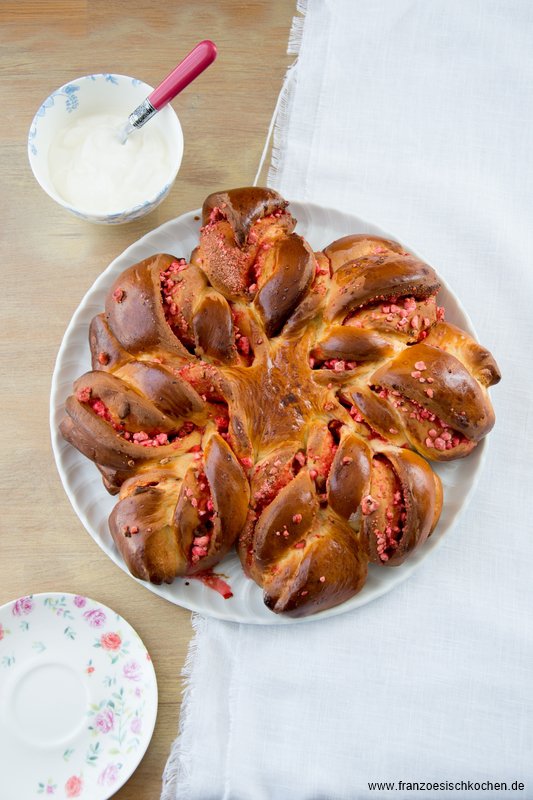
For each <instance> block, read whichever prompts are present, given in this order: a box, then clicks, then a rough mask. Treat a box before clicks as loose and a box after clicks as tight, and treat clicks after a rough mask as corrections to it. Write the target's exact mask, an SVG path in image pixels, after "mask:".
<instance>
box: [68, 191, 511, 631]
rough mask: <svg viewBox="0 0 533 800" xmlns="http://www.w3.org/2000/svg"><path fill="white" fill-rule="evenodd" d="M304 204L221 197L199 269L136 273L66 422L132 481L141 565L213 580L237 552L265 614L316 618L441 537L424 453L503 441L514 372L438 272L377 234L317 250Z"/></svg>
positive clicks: (178, 266) (123, 499) (82, 442)
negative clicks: (507, 370) (305, 234)
mask: <svg viewBox="0 0 533 800" xmlns="http://www.w3.org/2000/svg"><path fill="white" fill-rule="evenodd" d="M287 205H288V204H287V202H286V201H285V200H283V198H281V197H280V196H279V195H278V194H277V193H276V192H274V191H271V190H269V189H261V188H243V189H234V190H231V191H227V192H221V193H216V194H212V195H210V196H209V197H208V198H207V200H206V201H205V203H204V206H203V211H202V213H203V219H202V228H201V233H200V240H199V243H198V246H197V247H196V249H195V250H194V251H193V253H192V255H191V258H190V261H189V262H187V261H186V260H184V259H182V258H176V257H174V256H172V255H166V254H159V255H155V256H153V257H152V258H149V259H146V260H145V261H142V262H141V263H139V264H135V265H134V266H132V267H130V268H129V269H127V270H125V272H123V273H122V274H121V275H120V276H119V277H118V278H117V280H116V281H115V283H114V284H113V286H112V287H111V289H110V291H109V293H108V295H107V300H106V307H105V312H104V313H102V314H100V315H98V316H96V317H95V318H94V320H93V322H92V324H91V327H90V332H89V338H90V346H91V353H92V370H91V371H90V372H88V373H86V374H85V375H83V376H82V377H80V378H79V379H78V380H77V381H76V383H75V384H74V393H73V394H72V395H71V396H70V397H69V398H68V399H67V401H66V416H65V418H64V420H63V421H62V423H61V432H62V435H63V436H64V437H65V439H67V440H68V441H69V442H70V443H71V444H73V445H74V446H75V447H77V448H78V450H80V451H81V452H82V453H83V454H84V455H86V456H87V457H88V458H90V459H91V460H92V461H94V462H95V464H96V465H97V466H98V468H99V470H100V471H101V473H102V476H103V481H104V484H105V486H106V488H107V489H108V490H109V491H110V492H111V493H118V492H119V493H120V494H119V500H118V502H117V504H116V506H115V508H114V510H113V512H112V514H111V517H110V521H109V522H110V530H111V533H112V536H113V539H114V541H115V544H116V546H117V548H118V549H119V551H120V552H121V554H122V556H123V558H124V560H125V562H126V564H127V565H128V567H129V569H130V570H131V572H132V573H133V575H135V576H136V577H138V578H141V579H143V580H148V581H152V582H153V583H162V582H167V583H170V582H172V581H173V580H174V579H175V578H176V577H177V576H187V575H193V576H194V575H199V574H200V575H201V574H204V573H205V572H206V570H209V569H210V568H211V567H213V566H214V565H215V564H216V563H217V562H218V561H220V559H221V558H223V557H224V555H225V554H226V553H228V551H229V550H230V549H231V548H232V547H233V546H234V545H235V544H236V546H237V551H238V554H239V557H240V560H241V563H242V566H243V569H244V571H245V573H246V574H247V575H248V576H249V577H250V578H252V579H253V580H254V581H256V582H257V583H258V584H259V586H261V587H262V588H263V591H264V600H265V603H266V605H267V606H268V607H269V608H270V609H272V610H273V611H274V612H277V613H285V614H289V615H293V616H303V615H307V614H311V613H314V612H316V611H320V610H322V609H326V608H329V607H331V606H334V605H337V604H339V603H341V602H343V601H345V600H347V599H348V598H350V597H352V596H353V595H354V594H355V593H357V592H358V591H359V590H360V589H361V587H362V586H363V584H364V582H365V579H366V575H367V567H368V564H369V563H374V564H376V565H378V566H380V567H391V566H397V565H399V564H401V563H402V562H403V561H404V560H405V559H406V558H407V557H408V556H409V555H410V554H411V553H413V551H414V550H416V549H417V548H418V547H420V546H421V545H422V544H423V543H424V541H425V540H426V539H427V537H428V536H429V535H430V534H431V532H432V531H433V529H434V528H435V525H436V524H437V522H438V519H439V515H440V511H441V507H442V489H441V484H440V480H439V478H438V476H437V475H436V474H435V473H434V472H433V470H432V469H431V467H430V466H429V464H428V463H427V461H426V460H425V459H428V460H436V461H448V460H451V459H454V458H460V457H463V456H466V455H468V453H470V452H471V450H472V449H473V448H474V447H475V446H476V444H477V443H478V442H479V441H480V440H481V438H482V437H483V436H485V435H486V434H487V433H488V431H489V430H490V429H491V428H492V426H493V424H494V413H493V411H492V406H491V403H490V399H489V396H488V388H489V387H490V386H491V385H493V384H495V383H497V381H498V380H499V378H500V375H499V372H498V367H497V365H496V363H495V361H494V359H493V357H492V356H491V354H490V353H489V352H488V351H487V350H485V349H484V348H482V347H481V346H480V345H479V344H477V342H475V341H474V340H473V339H472V338H471V337H470V336H469V335H468V334H467V333H465V332H464V331H462V330H459V329H458V328H456V327H454V326H453V325H450V324H448V323H446V322H445V321H444V310H443V309H442V308H440V307H439V306H438V305H437V301H436V296H437V292H438V290H439V281H438V278H437V276H436V274H435V272H434V270H433V269H432V268H431V267H430V266H428V265H427V264H425V263H423V262H422V261H420V260H419V259H418V258H416V257H415V256H413V255H412V254H410V253H407V252H405V251H404V249H403V247H402V246H401V245H400V244H398V243H397V242H393V241H389V240H386V239H383V238H380V237H376V236H370V235H353V236H346V237H344V238H342V239H339V240H338V241H336V242H333V243H332V244H330V245H328V247H326V248H325V249H324V250H323V251H322V252H319V253H313V251H312V249H311V247H310V246H309V245H308V244H307V242H306V241H305V240H304V239H303V238H302V237H301V236H299V235H298V234H296V233H294V227H295V224H296V221H295V220H294V218H293V217H292V216H291V214H290V213H289V211H288V209H287Z"/></svg>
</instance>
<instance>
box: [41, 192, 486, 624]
mask: <svg viewBox="0 0 533 800" xmlns="http://www.w3.org/2000/svg"><path fill="white" fill-rule="evenodd" d="M289 209H290V210H291V212H292V213H293V214H294V216H295V217H296V218H298V209H301V210H302V211H303V213H305V214H308V215H309V216H310V218H311V226H312V225H313V219H312V218H313V216H315V217H316V216H317V215H318V216H320V215H323V214H325V215H326V216H327V218H328V225H331V224H333V225H339V224H341V225H342V224H344V223H346V224H347V225H350V224H351V225H355V226H356V227H357V228H362V229H363V230H364V229H365V228H366V229H372V230H373V232H374V234H375V235H380V236H384V237H385V238H388V239H393V240H395V241H400V242H402V244H403V245H404V246H405V247H406V248H407V249H408V250H409V251H410V252H412V253H413V254H414V255H415V256H417V257H418V258H421V259H422V260H426V259H424V258H423V256H422V255H421V254H420V253H419V252H418V251H416V250H415V249H414V248H412V247H411V246H410V245H409V244H407V243H405V242H403V240H402V239H401V237H397V236H395V235H393V234H391V233H388V232H387V231H385V230H384V229H383V228H381V227H380V226H378V225H376V224H375V223H372V222H368V221H367V220H364V219H363V218H361V217H359V216H357V215H355V214H350V213H347V212H344V211H341V210H339V209H336V208H328V207H324V206H320V205H319V204H316V203H310V202H302V201H297V200H294V201H290V203H289ZM201 213H202V212H201V209H195V210H193V211H188V212H186V213H184V214H181V215H180V216H179V217H176V218H174V219H171V220H167V221H166V222H164V223H162V224H161V225H159V226H158V227H157V228H154V229H153V230H151V231H148V232H147V233H146V234H144V235H143V236H142V237H141V238H140V239H138V240H136V241H135V242H133V243H132V244H131V245H129V246H128V247H127V248H126V249H125V250H123V251H122V252H121V253H120V254H119V255H118V256H117V257H116V258H114V259H113V261H111V263H110V264H109V265H108V266H107V267H106V268H105V270H104V271H103V272H102V273H101V274H100V275H99V276H98V277H97V278H96V280H95V281H94V282H93V284H92V286H91V287H90V288H89V289H88V290H87V292H86V293H85V295H84V297H83V298H82V300H81V302H80V303H79V305H78V307H77V309H76V311H75V312H74V314H73V315H72V318H71V320H70V322H69V324H68V326H67V328H66V331H65V333H64V336H63V339H62V342H61V345H60V347H59V350H58V354H57V358H56V361H55V365H54V371H53V375H52V383H51V390H50V417H49V420H50V434H51V443H52V450H53V453H54V459H55V462H56V467H57V470H58V472H59V476H60V479H61V482H62V484H63V488H64V489H65V492H66V494H67V497H68V499H69V501H70V503H71V505H72V507H73V509H74V511H75V513H76V515H77V517H78V519H79V520H80V522H81V523H82V524H83V526H84V527H85V529H86V530H87V532H88V533H89V534H90V536H91V537H92V538H93V539H94V541H95V542H96V544H97V545H98V546H99V547H100V548H101V549H102V550H103V551H104V552H105V553H106V555H107V556H108V557H109V558H111V560H112V561H113V562H114V563H115V564H116V565H117V566H118V567H120V569H122V571H123V572H125V573H126V574H127V575H129V576H130V578H131V579H132V580H133V581H135V582H136V583H137V584H140V585H142V586H143V587H144V588H146V589H148V590H149V591H151V592H152V593H154V594H156V595H157V596H159V597H162V598H164V599H165V600H167V601H169V602H171V603H174V604H175V605H179V606H181V607H183V608H186V609H188V610H189V611H193V612H198V613H201V614H205V615H206V616H211V617H215V618H217V619H221V620H225V621H230V622H244V623H246V624H257V625H279V624H299V623H305V622H312V621H318V620H322V619H326V618H328V617H332V616H337V615H339V614H344V613H347V612H348V611H352V610H355V609H356V608H361V607H363V606H364V605H366V604H367V603H369V602H372V601H373V600H376V599H378V598H379V597H382V596H383V595H385V594H387V593H388V592H389V591H392V590H393V589H394V588H395V587H396V586H399V585H400V584H401V583H403V582H404V581H405V580H407V578H408V577H409V576H410V575H411V574H412V573H413V572H414V571H415V570H416V569H418V567H419V566H420V564H421V563H422V562H423V561H424V560H425V559H426V558H427V557H428V556H429V555H430V554H431V553H432V552H434V550H435V549H436V548H437V547H438V546H439V545H440V544H441V543H442V541H443V539H444V538H445V536H446V534H447V535H449V534H450V531H451V529H453V527H455V525H456V524H457V523H458V521H459V520H460V518H461V516H462V515H463V513H464V512H465V510H466V508H467V506H468V505H469V503H470V501H471V499H472V496H473V494H474V492H475V490H476V486H477V483H478V481H479V478H480V475H481V472H482V470H483V464H484V463H485V460H486V457H487V450H488V437H485V438H484V439H483V440H482V441H481V442H480V443H479V444H478V446H477V447H476V448H475V450H474V452H473V453H472V454H471V455H470V456H469V457H468V460H457V461H454V462H450V463H449V464H436V463H435V462H430V463H431V466H432V468H433V469H435V470H436V471H437V472H439V474H441V475H442V474H444V475H445V474H446V469H447V468H461V467H462V471H463V472H464V473H465V475H464V476H463V485H466V484H467V485H468V488H467V490H466V491H463V492H462V495H463V496H462V499H461V503H460V505H459V507H458V508H457V509H456V510H455V512H453V513H452V511H451V509H450V507H449V505H448V506H447V507H445V509H443V514H444V511H445V510H447V511H448V512H449V514H448V516H449V517H450V518H449V519H448V521H447V523H446V524H445V525H441V523H439V525H438V526H437V529H436V531H435V533H434V534H433V535H432V536H431V538H430V539H429V540H428V541H427V542H426V543H425V544H424V546H423V548H422V549H421V550H420V551H419V552H418V553H416V554H415V555H414V556H413V557H411V559H410V560H409V561H408V562H406V563H405V564H403V565H401V567H399V568H386V567H385V568H380V567H373V565H370V572H369V576H370V574H374V575H376V574H378V573H377V571H379V572H380V573H383V572H385V571H386V573H387V574H388V573H391V572H392V570H393V569H394V573H395V577H394V579H387V580H385V581H383V580H382V581H381V583H380V585H378V586H374V587H373V588H371V589H368V591H366V592H365V589H366V588H367V585H365V587H363V589H362V590H361V592H359V594H357V595H355V596H354V597H353V598H351V599H350V600H347V601H345V602H344V603H341V604H340V605H338V606H334V607H333V608H329V609H326V610H324V611H320V612H318V613H316V614H312V615H310V616H308V617H301V618H292V617H284V616H281V615H276V614H273V613H272V612H271V611H269V610H268V609H267V608H266V606H263V608H262V610H263V611H264V616H263V615H261V614H260V615H259V616H257V615H256V616H252V615H251V614H250V613H248V614H247V613H246V611H247V609H246V608H244V609H242V608H239V610H238V611H237V609H236V608H235V605H234V603H235V602H238V601H237V597H236V595H234V597H233V598H231V599H230V600H222V598H220V600H221V601H222V603H223V605H220V604H218V606H217V605H212V603H213V602H214V603H217V602H218V601H217V600H216V599H215V598H213V595H214V594H215V593H214V592H213V591H212V590H211V589H208V588H207V587H205V586H204V587H202V588H203V592H202V593H201V595H200V600H201V602H198V601H197V600H194V598H188V597H186V596H185V597H182V596H180V597H176V596H170V595H169V591H170V590H171V588H172V587H176V585H177V584H178V583H179V580H180V579H177V580H176V581H175V582H174V583H173V584H167V585H164V586H155V585H154V584H150V583H147V582H145V581H141V580H139V579H137V578H135V577H134V576H132V575H131V573H130V572H129V570H128V568H127V566H126V564H125V563H124V561H123V560H122V558H121V557H120V555H119V554H118V552H117V551H116V549H115V547H114V545H112V546H109V545H108V544H107V543H106V542H104V541H102V540H101V538H100V537H99V535H98V533H97V532H96V531H95V529H94V528H93V526H92V525H91V523H90V522H89V520H88V518H87V515H86V514H85V513H84V511H83V510H82V509H81V508H80V505H79V502H78V498H77V496H76V492H75V491H74V490H73V488H72V486H71V483H70V481H69V479H68V476H67V475H66V474H65V469H64V466H63V452H64V451H65V449H67V448H70V445H69V444H68V443H67V442H65V441H64V440H63V439H62V437H61V436H60V434H59V430H58V425H57V418H58V417H59V415H60V414H61V413H62V412H63V410H64V398H63V399H61V397H59V387H60V384H61V383H63V382H64V380H65V379H63V380H60V378H59V375H60V372H61V369H62V366H63V360H64V358H65V356H66V354H67V353H68V352H69V350H70V348H71V347H72V342H71V339H72V338H73V336H74V335H75V334H76V333H77V332H80V331H79V327H80V320H81V319H82V318H83V317H84V316H85V314H86V313H87V309H88V307H89V306H90V304H91V301H92V298H93V297H94V295H95V294H97V293H98V292H99V291H101V290H103V289H105V290H107V289H108V288H109V286H110V285H111V282H112V280H113V279H114V277H116V276H118V274H120V272H121V271H122V270H124V269H126V268H127V266H128V264H126V263H124V262H126V261H128V259H129V257H130V254H131V253H133V252H134V251H137V250H139V249H141V248H143V247H145V246H146V244H147V243H149V242H150V241H151V240H153V239H155V238H159V237H162V236H164V235H165V234H166V233H168V232H172V231H173V229H174V228H175V227H179V226H185V225H187V224H189V223H193V227H198V228H199V227H200V220H195V219H194V218H195V217H200V218H201ZM332 221H333V223H332ZM309 224H310V221H309V219H305V220H299V221H298V224H297V226H296V231H298V230H301V227H302V225H304V226H305V225H309ZM314 224H315V225H316V224H317V223H316V220H315V222H314ZM352 232H353V231H352ZM349 233H350V229H349V228H348V229H347V230H346V232H344V233H341V232H339V234H338V236H337V237H336V238H340V236H342V235H348V234H349ZM305 235H306V236H307V234H305ZM309 238H311V239H312V238H313V237H312V236H310V237H309ZM178 244H179V242H178ZM310 244H311V245H312V246H313V247H315V244H314V243H313V242H312V241H311V242H310ZM317 246H321V247H325V243H323V244H320V245H317ZM178 249H179V248H178ZM151 252H152V253H154V252H161V249H159V250H158V249H152V251H151ZM146 257H148V256H142V258H146ZM187 257H188V255H187ZM139 260H141V259H140V258H138V257H135V258H134V259H133V260H132V261H131V262H130V265H133V264H135V263H137V261H139ZM119 269H120V271H119ZM436 272H437V274H438V277H439V280H440V282H441V284H442V285H441V292H442V291H444V293H447V294H448V295H449V297H450V299H451V300H452V302H453V303H454V304H455V306H456V308H455V315H456V316H459V317H460V325H461V327H462V328H463V329H464V330H466V331H467V332H468V333H470V334H471V335H472V336H474V337H475V338H476V339H477V336H476V332H475V329H474V326H473V324H472V321H471V320H470V317H469V315H468V313H467V312H466V310H465V308H464V306H463V305H462V303H461V301H460V300H459V299H458V297H457V295H456V294H455V292H454V291H453V290H452V289H451V288H450V286H449V284H448V283H447V282H446V281H445V280H444V279H443V278H442V275H441V273H440V272H439V270H438V269H436ZM115 273H116V275H115ZM93 302H94V301H93ZM99 307H100V308H101V309H102V310H103V305H100V306H99ZM447 310H448V309H447ZM85 334H86V338H87V337H88V326H86V327H85ZM86 366H87V367H89V368H90V364H87V365H86ZM81 369H83V364H80V370H81ZM80 374H81V372H80V371H78V372H77V373H76V375H75V378H76V377H78V376H79V375H80ZM75 378H73V379H72V380H74V379H75ZM76 456H77V457H79V459H83V462H84V464H85V466H87V467H93V468H94V469H95V470H96V467H95V465H94V464H92V462H90V461H88V459H86V458H85V457H84V456H82V455H81V454H80V453H76ZM456 465H457V466H456ZM96 476H98V473H96ZM98 477H99V476H98ZM102 493H103V494H104V496H106V495H107V492H106V491H105V489H104V488H103V485H102ZM441 522H442V517H441ZM230 557H231V558H235V557H236V556H235V555H232V556H226V559H224V560H223V561H222V562H221V563H220V564H219V565H218V568H217V571H219V572H223V570H224V564H225V563H226V561H227V559H228V558H230ZM372 570H373V572H372ZM396 570H397V572H396ZM242 578H243V580H244V581H245V582H246V583H245V584H244V588H246V584H252V587H251V590H252V591H255V592H256V593H257V592H259V593H261V589H260V588H259V587H258V586H257V585H255V584H254V583H253V582H252V581H251V580H250V579H248V578H246V576H244V573H243V574H242ZM233 588H234V587H233V586H232V589H233ZM216 597H219V596H218V595H216ZM230 604H231V605H230ZM235 611H237V613H235ZM248 611H249V609H248ZM259 613H260V612H259Z"/></svg>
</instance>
